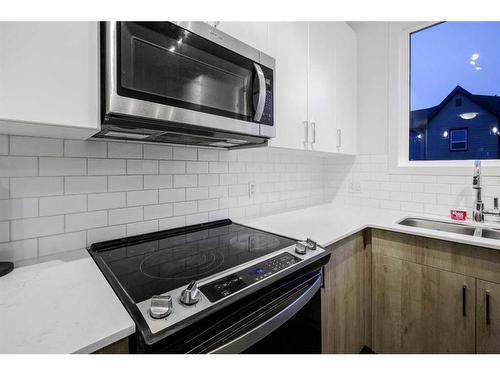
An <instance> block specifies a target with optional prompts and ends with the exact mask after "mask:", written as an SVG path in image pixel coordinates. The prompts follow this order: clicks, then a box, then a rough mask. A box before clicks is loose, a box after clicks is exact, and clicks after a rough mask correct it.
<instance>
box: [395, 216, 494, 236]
mask: <svg viewBox="0 0 500 375" xmlns="http://www.w3.org/2000/svg"><path fill="white" fill-rule="evenodd" d="M398 224H401V225H406V226H409V227H417V228H424V229H433V230H439V231H442V232H450V233H457V234H465V235H468V236H473V235H474V232H475V230H476V228H475V227H473V226H470V225H466V224H458V223H457V224H455V223H447V222H444V221H437V220H428V219H417V218H407V219H404V220H402V221H400V222H399V223H398ZM498 234H499V236H498V239H500V232H498ZM488 238H490V237H488Z"/></svg>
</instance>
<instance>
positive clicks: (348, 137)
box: [333, 22, 358, 154]
mask: <svg viewBox="0 0 500 375" xmlns="http://www.w3.org/2000/svg"><path fill="white" fill-rule="evenodd" d="M333 25H334V28H335V35H336V38H335V41H336V53H335V57H336V63H335V67H336V87H337V95H336V96H335V102H336V104H335V108H336V120H335V122H336V133H337V134H336V137H337V139H336V140H335V147H336V149H337V151H338V152H341V153H346V154H356V149H357V147H356V145H357V95H358V90H357V87H358V79H357V76H358V65H357V64H358V62H357V37H356V32H355V31H354V30H353V29H352V28H351V27H350V26H349V25H348V24H347V23H345V22H334V23H333Z"/></svg>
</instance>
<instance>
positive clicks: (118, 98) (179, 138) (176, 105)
mask: <svg viewBox="0 0 500 375" xmlns="http://www.w3.org/2000/svg"><path fill="white" fill-rule="evenodd" d="M274 76H275V60H274V59H273V58H272V57H270V56H268V55H266V54H265V53H263V52H261V51H259V50H257V49H255V48H253V47H251V46H249V45H247V44H245V43H243V42H241V41H239V40H237V39H235V38H233V37H231V36H229V35H227V34H225V33H223V32H221V31H219V30H218V29H216V28H214V27H212V26H210V25H208V24H207V23H204V22H103V23H102V24H101V87H102V92H101V108H102V109H101V112H102V128H101V131H100V132H99V133H97V134H96V135H95V136H94V137H97V138H108V139H125V140H140V141H151V142H163V143H173V144H186V145H195V146H208V147H222V148H241V147H255V146H258V145H266V144H267V141H268V139H269V138H271V137H274V135H275V123H274V96H275V95H274Z"/></svg>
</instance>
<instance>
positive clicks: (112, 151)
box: [108, 142, 142, 159]
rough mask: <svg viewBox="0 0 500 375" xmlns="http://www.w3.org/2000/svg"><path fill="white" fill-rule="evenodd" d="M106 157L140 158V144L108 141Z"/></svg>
mask: <svg viewBox="0 0 500 375" xmlns="http://www.w3.org/2000/svg"><path fill="white" fill-rule="evenodd" d="M108 158H113V159H115V158H116V159H141V158H142V145H141V144H138V143H122V142H109V143H108Z"/></svg>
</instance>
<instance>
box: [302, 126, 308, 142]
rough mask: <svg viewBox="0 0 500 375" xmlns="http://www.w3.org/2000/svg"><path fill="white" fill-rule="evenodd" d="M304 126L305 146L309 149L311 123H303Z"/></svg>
mask: <svg viewBox="0 0 500 375" xmlns="http://www.w3.org/2000/svg"><path fill="white" fill-rule="evenodd" d="M302 123H303V124H304V146H305V147H306V148H307V144H308V143H309V123H308V122H307V121H303V122H302Z"/></svg>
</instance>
